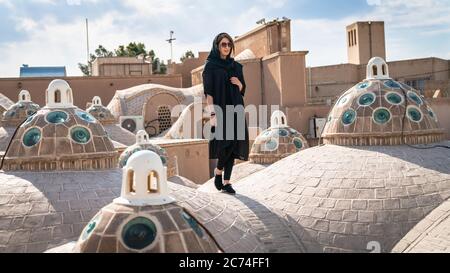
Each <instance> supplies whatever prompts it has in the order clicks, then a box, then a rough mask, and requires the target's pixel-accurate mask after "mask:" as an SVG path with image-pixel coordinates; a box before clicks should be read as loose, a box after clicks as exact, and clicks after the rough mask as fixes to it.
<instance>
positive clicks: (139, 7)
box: [0, 0, 450, 76]
mask: <svg viewBox="0 0 450 273" xmlns="http://www.w3.org/2000/svg"><path fill="white" fill-rule="evenodd" d="M31 1H46V2H47V3H49V4H51V2H52V1H54V0H31ZM70 1H71V2H70V4H72V5H78V4H80V5H81V4H84V3H87V2H98V1H104V0H70ZM123 1H124V2H123V3H124V4H125V6H126V7H127V8H128V10H127V11H128V12H124V11H123V10H116V11H109V12H104V13H99V16H98V17H96V18H90V21H89V31H90V45H91V52H93V50H94V49H95V48H96V47H97V46H98V45H99V44H102V45H103V46H105V47H106V48H108V49H110V50H113V49H114V48H117V46H118V45H120V44H127V43H129V42H130V41H136V42H144V43H145V44H146V46H147V49H154V50H155V52H156V54H157V56H158V57H160V58H161V59H163V60H167V59H169V58H170V47H169V44H168V43H167V42H166V41H165V40H166V39H167V38H168V37H169V31H170V30H174V31H175V37H176V38H177V40H176V41H175V42H174V58H175V60H176V61H177V60H178V58H179V57H181V55H182V54H183V53H184V52H185V51H186V50H193V51H194V53H197V51H208V50H209V49H210V46H211V41H212V39H213V38H214V36H215V35H216V34H217V33H219V32H222V31H226V32H229V33H230V34H231V35H232V36H237V35H242V34H243V33H245V32H247V31H249V30H251V29H252V28H254V27H255V26H256V24H255V22H256V21H257V20H259V19H261V18H263V17H267V13H268V12H269V11H271V10H272V9H273V8H277V7H281V6H282V5H284V4H285V2H286V1H285V0H283V1H279V2H277V1H268V0H257V1H256V2H252V4H251V5H248V3H247V4H246V6H245V7H244V5H243V4H241V3H242V1H240V0H230V1H226V2H213V1H206V2H205V1H200V0H191V1H189V2H185V1H181V0H173V1H164V0H149V1H140V0H139V1H138V0H123ZM367 1H368V3H369V4H370V5H372V6H373V11H372V12H370V13H367V14H365V15H358V16H348V17H346V18H341V19H293V20H292V27H291V31H292V35H291V38H292V49H293V50H309V51H310V53H309V54H308V56H307V59H306V60H307V64H308V65H312V66H317V65H329V64H337V63H345V62H347V50H346V41H345V39H346V38H345V37H346V34H345V26H346V25H348V24H350V23H352V22H354V21H362V20H385V21H386V40H387V41H386V42H387V44H386V45H387V55H388V59H389V60H395V59H401V58H415V57H423V56H427V55H428V56H429V55H430V54H435V53H436V52H439V51H438V50H437V49H436V48H433V45H434V44H431V45H430V46H429V48H423V47H420V46H418V45H417V43H411V42H410V41H408V40H407V38H405V35H404V32H405V31H407V30H409V31H410V30H411V29H414V31H416V30H417V35H422V40H424V41H425V40H426V39H428V38H429V39H431V38H433V37H435V36H437V35H442V34H448V31H449V28H448V25H449V24H447V25H446V23H447V22H448V21H449V20H450V19H449V17H450V16H447V14H449V13H450V11H449V10H448V9H449V5H447V6H446V5H443V4H445V3H444V2H446V1H444V0H424V1H417V0H410V1H402V0H390V1H386V0H367ZM275 2H276V3H275ZM12 3H13V2H12V1H11V0H0V5H6V6H11V5H12ZM67 3H68V4H69V2H67ZM236 7H239V8H236ZM130 10H131V12H129V11H130ZM217 11H221V12H222V14H220V15H215V14H217ZM212 14H214V15H212ZM280 16H281V15H280ZM424 16H425V17H427V18H425V17H424ZM14 18H16V19H15V23H16V24H15V25H16V28H17V30H18V31H20V32H21V33H22V34H25V35H27V39H26V40H25V41H17V42H12V43H8V44H3V45H1V44H0V50H1V51H2V52H4V56H6V57H4V59H2V65H1V66H0V76H17V75H18V70H19V67H20V66H21V64H23V63H28V64H30V65H66V66H67V70H68V73H69V75H80V74H81V73H80V71H79V70H78V67H77V63H78V62H85V61H86V41H85V25H84V16H81V15H80V17H78V18H76V19H73V20H72V21H67V20H65V21H64V23H62V22H61V21H58V20H57V19H56V18H55V17H52V16H43V18H39V19H34V20H33V19H31V18H30V17H23V16H22V17H20V16H15V17H14ZM445 25H446V27H443V26H445ZM424 27H428V28H430V29H428V30H427V32H425V31H424V30H423V29H422V28H424ZM447 52H448V50H445V52H442V53H441V55H442V56H440V57H443V58H446V57H447V56H448V55H447ZM438 57H439V56H438ZM447 58H448V57H447Z"/></svg>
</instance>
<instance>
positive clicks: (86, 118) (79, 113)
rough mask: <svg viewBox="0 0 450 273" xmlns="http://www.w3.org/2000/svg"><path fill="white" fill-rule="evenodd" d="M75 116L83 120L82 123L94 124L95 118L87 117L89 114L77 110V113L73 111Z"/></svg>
mask: <svg viewBox="0 0 450 273" xmlns="http://www.w3.org/2000/svg"><path fill="white" fill-rule="evenodd" d="M75 114H76V115H77V116H78V117H79V118H81V119H82V120H84V121H87V122H90V123H94V122H95V118H94V117H93V116H91V115H89V114H88V113H86V112H83V111H79V110H77V111H75Z"/></svg>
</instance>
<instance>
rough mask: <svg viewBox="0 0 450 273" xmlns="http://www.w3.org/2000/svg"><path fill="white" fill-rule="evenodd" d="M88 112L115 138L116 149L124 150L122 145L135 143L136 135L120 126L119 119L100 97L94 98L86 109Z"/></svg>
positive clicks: (112, 138)
mask: <svg viewBox="0 0 450 273" xmlns="http://www.w3.org/2000/svg"><path fill="white" fill-rule="evenodd" d="M86 112H87V113H89V114H90V115H92V116H93V117H94V118H96V119H97V120H98V121H99V122H100V123H101V124H102V125H103V128H104V129H105V131H106V133H107V134H108V136H109V138H111V140H113V144H114V147H115V148H116V149H118V150H122V149H123V146H122V145H124V146H130V145H133V144H134V143H135V140H136V135H135V134H133V133H132V132H130V131H128V130H126V129H124V128H122V126H120V124H119V121H118V120H117V119H116V118H115V117H114V115H113V114H112V113H111V111H109V109H108V108H106V107H105V106H103V104H102V100H101V98H100V97H98V96H95V97H94V98H93V99H92V104H91V105H90V106H89V107H88V108H87V109H86ZM121 144H122V145H121Z"/></svg>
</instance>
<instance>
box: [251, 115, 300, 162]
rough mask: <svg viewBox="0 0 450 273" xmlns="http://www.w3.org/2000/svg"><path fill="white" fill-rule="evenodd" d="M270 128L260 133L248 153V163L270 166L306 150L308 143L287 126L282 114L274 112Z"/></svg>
mask: <svg viewBox="0 0 450 273" xmlns="http://www.w3.org/2000/svg"><path fill="white" fill-rule="evenodd" d="M270 124H271V127H270V128H268V129H267V130H264V131H263V132H261V134H260V135H259V136H258V137H257V138H256V139H255V141H254V143H253V146H252V149H251V151H250V155H249V157H250V162H252V163H258V164H272V163H274V162H276V161H278V160H280V159H281V158H284V157H287V156H289V155H291V154H293V153H296V152H298V151H300V150H303V149H306V148H308V142H307V141H306V139H305V138H304V137H303V136H302V135H301V134H300V133H299V132H297V130H295V129H293V128H291V127H289V126H288V125H287V119H286V116H285V115H284V113H283V112H281V111H275V112H274V113H273V114H272V117H271V123H270Z"/></svg>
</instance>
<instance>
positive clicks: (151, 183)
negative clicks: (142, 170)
mask: <svg viewBox="0 0 450 273" xmlns="http://www.w3.org/2000/svg"><path fill="white" fill-rule="evenodd" d="M147 192H148V193H158V192H159V177H158V174H157V173H156V172H155V171H151V172H150V173H149V175H148V176H147Z"/></svg>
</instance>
